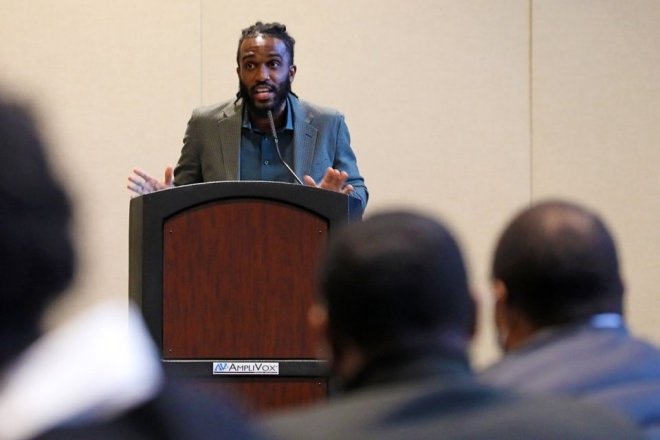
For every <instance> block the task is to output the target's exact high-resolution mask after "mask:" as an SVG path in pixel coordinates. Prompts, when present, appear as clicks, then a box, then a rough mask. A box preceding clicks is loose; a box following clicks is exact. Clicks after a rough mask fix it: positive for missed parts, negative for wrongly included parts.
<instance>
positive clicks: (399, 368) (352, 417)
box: [263, 355, 640, 440]
mask: <svg viewBox="0 0 660 440" xmlns="http://www.w3.org/2000/svg"><path fill="white" fill-rule="evenodd" d="M360 376H361V377H359V378H358V380H357V382H356V383H355V382H354V383H353V384H350V385H349V388H348V390H347V391H346V393H345V394H344V395H342V396H338V397H335V398H333V399H330V400H329V401H328V403H325V404H321V405H316V406H314V407H310V408H307V409H303V410H298V411H293V412H288V413H280V414H275V415H273V416H271V417H269V418H267V419H265V420H264V421H263V427H264V430H266V431H267V432H269V433H272V434H274V435H276V437H277V438H278V439H296V440H297V439H315V440H330V439H333V440H339V439H379V440H387V439H397V440H399V439H406V440H411V439H443V440H444V439H463V440H469V439H490V440H498V439H507V440H518V439H535V440H544V439H548V440H550V439H553V440H556V439H564V440H566V439H575V440H578V439H580V440H588V439H594V440H595V439H610V440H612V439H632V438H640V433H639V432H638V431H637V429H636V427H635V426H634V425H633V424H632V423H631V422H630V421H629V420H628V419H626V418H624V417H623V416H621V415H619V414H616V413H613V412H612V413H611V412H609V411H607V410H605V409H601V408H600V407H595V406H594V407H592V406H590V405H586V404H579V403H576V402H572V401H567V400H555V399H554V398H546V397H524V396H520V395H517V394H513V393H507V392H503V391H500V390H497V389H494V388H489V387H485V386H483V385H480V384H479V383H477V382H476V381H475V380H474V379H473V378H472V375H471V373H470V371H469V368H468V366H467V362H463V361H461V360H460V359H459V358H458V357H454V358H453V359H448V358H446V357H444V356H428V355H422V356H416V357H407V358H389V359H380V360H378V361H377V362H376V363H374V364H372V365H371V366H370V367H368V368H367V370H366V371H365V372H363V373H362V374H361V375H360Z"/></svg>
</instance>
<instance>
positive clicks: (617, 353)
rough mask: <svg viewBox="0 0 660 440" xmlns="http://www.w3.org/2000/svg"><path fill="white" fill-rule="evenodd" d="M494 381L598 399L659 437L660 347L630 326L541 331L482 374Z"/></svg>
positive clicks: (531, 389)
mask: <svg viewBox="0 0 660 440" xmlns="http://www.w3.org/2000/svg"><path fill="white" fill-rule="evenodd" d="M481 379H482V380H483V381H485V382H487V383H489V384H491V385H496V386H499V387H504V388H513V389H516V390H519V391H525V392H545V393H553V394H561V395H567V396H572V397H577V398H579V399H581V400H588V401H592V402H597V403H599V404H602V405H605V406H609V407H611V408H614V409H616V410H619V411H621V412H623V413H625V414H627V415H628V416H629V417H630V418H632V419H633V420H635V421H636V422H637V423H638V424H639V425H641V426H642V428H643V429H644V430H645V432H646V434H647V437H648V438H649V439H654V440H660V350H658V349H657V348H656V347H654V346H652V345H650V344H648V343H646V342H644V341H642V340H639V339H636V338H634V337H632V336H631V335H630V334H629V333H628V331H627V330H626V328H625V327H622V328H618V329H596V328H592V327H591V326H589V325H577V326H570V325H569V326H566V327H558V328H556V329H550V330H546V331H544V332H541V333H539V334H538V335H537V336H536V337H535V338H534V339H533V340H531V341H530V342H529V343H527V344H526V345H523V346H522V347H520V348H519V349H516V350H514V351H511V352H510V353H507V354H506V356H504V357H503V358H502V359H501V360H500V361H499V362H497V363H496V364H494V365H493V366H491V367H490V368H488V369H487V370H485V371H484V372H482V374H481Z"/></svg>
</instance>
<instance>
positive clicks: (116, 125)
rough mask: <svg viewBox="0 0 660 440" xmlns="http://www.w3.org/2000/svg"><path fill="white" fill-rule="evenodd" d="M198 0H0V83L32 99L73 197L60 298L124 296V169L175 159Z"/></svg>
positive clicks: (192, 92)
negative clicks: (72, 257)
mask: <svg viewBox="0 0 660 440" xmlns="http://www.w3.org/2000/svg"><path fill="white" fill-rule="evenodd" d="M199 17H200V10H199V3H198V2H191V1H184V0H181V1H167V2H162V1H158V0H140V1H133V0H130V1H129V0H115V1H111V2H96V1H86V0H58V1H47V0H31V1H23V0H3V2H2V13H1V14H0V72H1V73H0V82H1V83H3V84H4V89H8V88H11V89H12V91H13V92H14V93H16V94H18V95H20V96H23V97H24V98H26V99H27V100H29V101H30V102H32V103H33V105H34V106H35V107H36V108H37V109H38V111H39V115H40V119H41V121H42V122H43V125H44V128H45V130H46V131H47V133H48V136H49V139H50V141H51V144H52V146H53V149H54V151H53V153H54V156H55V159H56V160H57V162H58V163H59V165H61V166H62V167H63V168H62V174H63V175H64V176H63V177H64V179H65V180H66V182H67V183H68V184H70V185H71V186H70V188H71V191H72V193H73V194H74V195H75V201H76V204H77V211H78V212H77V214H78V218H77V230H76V235H77V238H78V245H79V248H80V252H79V253H80V262H81V264H80V270H79V276H78V278H79V281H78V284H77V288H76V289H75V291H76V293H78V294H77V295H73V296H72V298H73V299H72V302H71V304H70V305H75V304H77V303H80V304H83V303H86V302H88V301H92V300H95V299H99V298H101V297H106V296H117V297H120V298H126V297H127V285H128V281H127V273H128V257H127V252H128V203H129V194H128V191H127V190H126V176H127V175H128V172H129V171H130V169H131V168H132V167H133V166H136V165H139V166H142V167H144V168H145V169H149V170H151V171H154V172H157V173H158V174H161V173H162V168H163V167H164V165H165V164H166V163H171V162H173V161H175V160H176V158H177V157H178V152H179V150H180V148H181V139H182V137H183V130H184V128H185V121H186V120H187V118H188V116H189V111H190V108H192V107H193V106H195V105H197V104H199V102H200V101H201V99H200V81H199V77H200V49H199V35H200V24H199V23H200V22H199Z"/></svg>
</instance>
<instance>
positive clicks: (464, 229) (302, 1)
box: [202, 0, 530, 363]
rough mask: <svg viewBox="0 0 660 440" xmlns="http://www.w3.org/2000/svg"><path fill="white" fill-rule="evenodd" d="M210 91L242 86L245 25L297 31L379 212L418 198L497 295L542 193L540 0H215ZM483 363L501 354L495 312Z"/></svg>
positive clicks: (304, 92) (215, 96) (302, 89)
mask: <svg viewBox="0 0 660 440" xmlns="http://www.w3.org/2000/svg"><path fill="white" fill-rule="evenodd" d="M202 10H203V39H202V47H203V94H202V95H203V100H204V102H205V103H207V104H210V103H213V102H217V101H220V100H224V99H229V98H231V97H233V96H234V94H235V93H236V91H237V87H238V80H237V77H236V72H235V68H236V61H235V59H236V48H237V42H238V38H239V36H240V31H241V29H242V28H244V27H246V26H247V25H249V24H252V23H254V22H255V21H256V20H259V19H261V20H262V21H280V22H283V23H285V24H286V25H287V26H288V29H289V31H290V32H291V34H292V35H293V36H294V38H296V40H297V43H296V53H295V62H296V64H297V66H298V73H297V75H296V79H295V82H294V85H293V89H294V91H296V93H298V94H299V96H300V97H301V98H303V99H307V100H310V101H313V102H316V103H318V104H323V105H328V106H332V107H335V108H338V109H340V110H341V111H342V112H344V114H345V115H346V120H347V123H348V125H349V127H350V129H351V135H352V142H353V145H354V148H355V151H356V154H357V156H358V162H359V165H360V168H361V171H362V173H363V175H364V176H365V178H366V180H367V184H368V186H369V189H370V192H371V199H370V202H369V208H368V212H375V211H377V210H381V209H385V208H391V207H398V206H406V207H415V208H420V209H424V210H426V211H430V212H432V213H434V214H437V215H442V216H443V217H444V218H445V219H447V221H448V222H449V223H450V224H451V225H453V226H454V229H455V230H456V231H457V232H458V233H459V234H460V237H461V239H462V242H463V244H464V246H465V248H466V254H467V256H468V259H469V263H470V266H471V273H472V275H473V278H474V281H475V282H476V284H477V286H478V288H479V290H480V291H481V292H482V294H483V295H484V296H483V298H482V302H484V303H485V304H488V302H489V298H488V295H486V294H485V292H483V290H484V289H483V288H484V287H485V284H486V283H485V278H486V273H487V271H486V267H487V260H488V259H489V258H490V252H491V247H492V241H493V239H494V236H495V234H496V233H497V232H498V229H497V228H499V227H500V225H501V223H502V222H503V221H504V219H505V218H506V217H508V215H510V213H511V210H512V209H513V208H514V207H518V206H520V205H521V204H522V203H524V202H526V201H529V199H530V192H529V163H530V162H529V161H530V158H529V136H530V133H529V93H528V92H529V82H528V75H529V68H528V55H529V47H528V42H529V32H528V31H529V25H528V16H529V10H528V1H526V0H524V1H515V0H514V1H498V2H491V1H460V2H457V1H453V0H452V1H437V0H427V1H424V0H412V1H386V2H384V1H381V0H368V1H367V0H362V1H354V0H337V1H333V2H330V1H318V0H317V1H314V0H311V1H310V0H299V1H289V2H276V3H274V2H269V1H255V2H253V3H251V4H250V7H246V5H245V3H244V2H241V1H222V2H216V1H212V0H205V1H203V6H202ZM482 322H483V323H484V329H485V330H484V332H482V333H481V336H480V338H479V340H478V343H477V345H476V347H477V348H476V351H475V353H476V356H477V363H483V362H484V361H486V360H487V359H491V358H492V357H493V356H494V355H495V349H494V344H493V342H492V341H493V336H492V332H491V331H489V330H488V327H490V312H489V311H488V310H487V311H484V313H483V315H482Z"/></svg>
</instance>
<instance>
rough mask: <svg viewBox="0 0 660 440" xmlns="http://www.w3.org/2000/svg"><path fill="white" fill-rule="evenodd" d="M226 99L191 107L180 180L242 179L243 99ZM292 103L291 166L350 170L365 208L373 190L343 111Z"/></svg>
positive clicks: (315, 172)
mask: <svg viewBox="0 0 660 440" xmlns="http://www.w3.org/2000/svg"><path fill="white" fill-rule="evenodd" d="M242 102H243V101H242V100H241V101H239V102H238V103H237V104H235V103H234V101H226V102H223V103H221V104H216V105H213V106H209V107H200V108H198V109H195V110H194V111H193V114H192V117H191V118H190V121H189V122H188V128H187V129H186V135H185V137H184V139H183V148H182V149H181V157H180V158H179V162H178V164H177V166H176V168H175V170H174V182H175V184H176V185H187V184H191V183H200V182H212V181H223V180H240V146H241V127H242V114H243V104H242ZM289 102H291V104H292V111H293V118H294V131H293V133H294V134H293V165H292V167H293V169H294V171H295V173H296V174H297V175H298V176H299V177H300V178H301V179H302V177H303V176H304V175H306V174H308V175H310V176H312V177H313V178H314V180H316V181H317V182H319V181H320V180H321V179H322V177H323V175H324V174H325V171H326V169H327V168H328V167H333V168H337V169H339V170H342V171H346V172H347V173H348V176H349V177H348V180H347V183H349V184H351V185H353V188H355V190H354V191H353V194H352V195H353V196H354V197H357V198H358V199H360V202H361V204H362V209H363V210H364V208H365V207H366V205H367V200H368V198H369V193H368V191H367V187H366V186H365V184H364V179H363V178H362V176H361V175H360V171H359V170H358V167H357V161H356V159H355V154H354V153H353V149H352V148H351V140H350V135H349V132H348V127H347V126H346V123H345V122H344V116H343V115H342V114H341V113H339V112H337V111H335V110H332V109H329V108H323V107H319V106H316V105H313V104H310V103H308V102H305V101H301V100H299V99H298V98H296V97H295V96H293V95H289Z"/></svg>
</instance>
